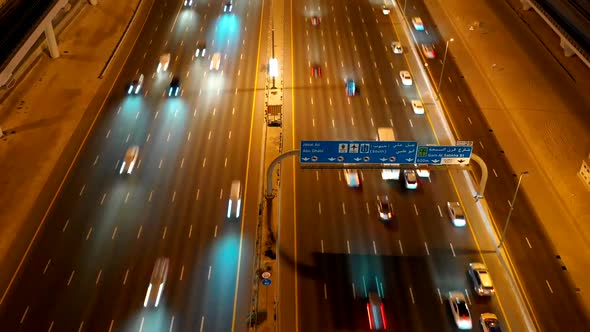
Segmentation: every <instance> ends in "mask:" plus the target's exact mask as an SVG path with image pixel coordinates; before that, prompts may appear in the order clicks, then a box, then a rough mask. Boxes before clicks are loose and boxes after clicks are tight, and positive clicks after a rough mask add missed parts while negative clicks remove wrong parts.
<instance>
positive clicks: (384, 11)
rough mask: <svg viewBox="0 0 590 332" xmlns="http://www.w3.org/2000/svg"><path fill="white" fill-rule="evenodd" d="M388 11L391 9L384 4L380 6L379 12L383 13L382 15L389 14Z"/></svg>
mask: <svg viewBox="0 0 590 332" xmlns="http://www.w3.org/2000/svg"><path fill="white" fill-rule="evenodd" d="M390 11H391V10H390V9H389V8H388V7H386V6H383V7H381V12H382V13H383V15H389V12H390Z"/></svg>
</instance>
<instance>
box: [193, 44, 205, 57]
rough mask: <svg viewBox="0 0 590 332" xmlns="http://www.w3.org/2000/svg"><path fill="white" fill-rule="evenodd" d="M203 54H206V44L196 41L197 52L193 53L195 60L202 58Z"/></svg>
mask: <svg viewBox="0 0 590 332" xmlns="http://www.w3.org/2000/svg"><path fill="white" fill-rule="evenodd" d="M205 52H207V44H206V43H205V42H204V41H198V42H197V50H196V51H195V56H196V57H197V58H198V57H204V56H205Z"/></svg>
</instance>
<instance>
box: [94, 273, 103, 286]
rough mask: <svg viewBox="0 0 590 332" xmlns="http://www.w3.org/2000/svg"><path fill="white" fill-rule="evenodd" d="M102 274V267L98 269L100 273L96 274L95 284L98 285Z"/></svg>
mask: <svg viewBox="0 0 590 332" xmlns="http://www.w3.org/2000/svg"><path fill="white" fill-rule="evenodd" d="M101 275H102V269H100V270H99V271H98V275H97V276H96V281H95V282H94V284H95V285H98V282H99V281H100V276H101Z"/></svg>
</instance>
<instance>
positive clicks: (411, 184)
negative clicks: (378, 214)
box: [404, 169, 418, 189]
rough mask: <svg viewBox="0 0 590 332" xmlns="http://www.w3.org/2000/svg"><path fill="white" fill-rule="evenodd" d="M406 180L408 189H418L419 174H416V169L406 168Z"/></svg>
mask: <svg viewBox="0 0 590 332" xmlns="http://www.w3.org/2000/svg"><path fill="white" fill-rule="evenodd" d="M404 182H405V184H406V189H417V188H418V176H417V175H416V171H415V170H413V169H404Z"/></svg>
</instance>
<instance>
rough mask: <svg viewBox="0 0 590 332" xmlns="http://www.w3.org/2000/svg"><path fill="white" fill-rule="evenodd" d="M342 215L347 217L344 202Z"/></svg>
mask: <svg viewBox="0 0 590 332" xmlns="http://www.w3.org/2000/svg"><path fill="white" fill-rule="evenodd" d="M342 214H344V215H346V207H345V206H344V202H342Z"/></svg>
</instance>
